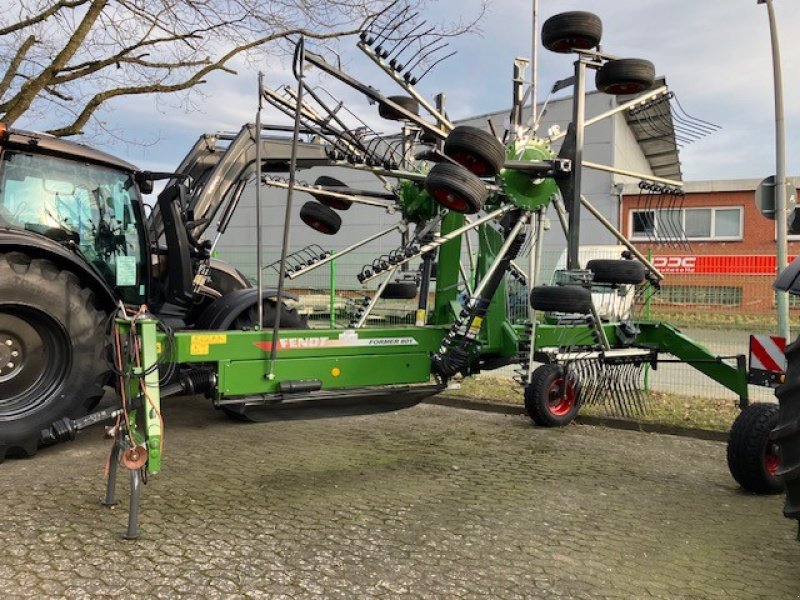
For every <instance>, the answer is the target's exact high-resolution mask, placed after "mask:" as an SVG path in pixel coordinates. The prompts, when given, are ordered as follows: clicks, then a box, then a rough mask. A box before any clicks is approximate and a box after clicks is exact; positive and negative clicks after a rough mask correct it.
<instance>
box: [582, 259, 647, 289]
mask: <svg viewBox="0 0 800 600" xmlns="http://www.w3.org/2000/svg"><path fill="white" fill-rule="evenodd" d="M586 268H587V269H588V270H589V271H591V272H592V274H593V275H594V277H593V278H592V282H594V283H616V284H631V285H638V284H640V283H642V282H643V281H644V277H645V275H646V273H647V270H646V269H645V268H644V265H643V264H642V263H640V262H639V261H638V260H623V259H620V260H610V259H602V258H595V259H593V260H590V261H589V262H587V263H586Z"/></svg>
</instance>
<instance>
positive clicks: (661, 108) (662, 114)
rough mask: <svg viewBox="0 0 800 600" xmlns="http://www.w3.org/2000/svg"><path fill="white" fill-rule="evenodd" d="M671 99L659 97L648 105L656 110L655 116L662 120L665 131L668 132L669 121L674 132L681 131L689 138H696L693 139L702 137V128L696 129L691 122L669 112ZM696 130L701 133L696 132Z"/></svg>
mask: <svg viewBox="0 0 800 600" xmlns="http://www.w3.org/2000/svg"><path fill="white" fill-rule="evenodd" d="M671 97H672V96H671V95H670V94H666V95H664V96H660V97H658V98H656V99H655V100H654V101H653V102H652V104H651V105H650V106H651V107H652V108H654V109H656V111H657V116H658V117H659V118H663V119H664V124H665V126H666V127H667V130H669V126H670V121H672V126H673V127H674V129H675V130H682V131H683V132H684V133H685V134H686V135H689V136H690V137H694V136H697V137H696V138H695V139H700V138H702V137H704V136H705V131H703V130H702V129H703V128H702V127H698V126H697V125H695V124H694V123H693V122H691V121H688V120H686V119H684V118H682V117H681V116H680V115H678V114H677V113H676V112H675V111H673V110H671V105H670V103H669V101H670V98H671ZM681 124H683V125H684V127H681ZM698 129H700V130H701V131H697V130H698Z"/></svg>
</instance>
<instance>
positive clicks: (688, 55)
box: [20, 0, 800, 180]
mask: <svg viewBox="0 0 800 600" xmlns="http://www.w3.org/2000/svg"><path fill="white" fill-rule="evenodd" d="M775 7H776V12H777V15H778V21H779V34H780V42H781V51H782V60H783V74H784V89H785V95H786V98H787V101H786V127H787V138H788V140H789V145H788V172H789V174H790V175H800V100H798V98H800V35H798V34H797V32H798V31H800V2H797V1H796V0H775ZM477 9H478V2H475V1H472V0H440V1H439V2H434V3H432V4H431V15H432V16H439V17H440V18H442V17H444V18H454V17H458V16H461V15H464V18H465V19H468V18H469V17H470V16H472V15H474V14H475V12H476V10H477ZM567 10H588V11H591V12H594V13H596V14H598V15H599V16H600V17H601V18H602V20H603V25H604V33H603V42H602V43H603V49H604V50H605V51H606V52H608V53H611V54H614V55H616V56H620V57H641V58H647V59H649V60H651V61H652V62H653V63H655V66H656V71H657V73H658V74H659V75H664V76H666V78H667V82H668V84H669V86H670V88H671V89H672V90H673V91H674V92H675V93H676V94H677V95H678V98H679V99H680V100H681V103H682V104H683V106H684V108H685V109H686V110H687V111H688V112H689V113H691V114H693V115H695V116H697V117H699V118H701V119H705V120H708V121H713V122H714V123H717V124H719V125H720V126H721V127H722V129H721V131H720V132H718V133H716V134H714V135H712V136H711V137H708V138H705V139H703V140H701V141H699V142H696V143H694V144H692V145H689V146H687V147H685V148H684V149H683V150H682V163H683V173H684V178H685V179H687V180H699V179H727V178H747V177H754V178H760V177H765V176H767V175H769V174H770V173H773V172H774V170H775V167H774V164H775V154H774V104H773V82H772V63H771V55H770V38H769V27H768V20H767V10H766V7H765V6H763V5H758V4H757V3H756V0H702V1H699V0H540V12H541V20H542V21H544V19H546V18H547V17H548V16H550V15H552V14H555V13H558V12H563V11H567ZM452 45H453V46H454V48H455V49H456V50H458V54H456V55H455V56H454V57H453V58H450V59H449V60H447V61H446V62H444V63H443V64H441V65H440V66H439V67H437V68H436V70H434V71H433V72H432V73H431V74H430V75H429V76H428V77H427V78H426V79H425V80H424V81H423V82H422V84H421V85H420V89H421V91H422V92H423V93H425V94H426V95H428V96H430V95H432V94H434V93H436V92H440V91H442V92H445V93H446V94H447V99H448V110H449V112H450V115H451V117H454V118H463V117H467V116H470V115H474V114H480V113H486V112H491V111H496V110H501V109H506V108H508V106H509V104H510V96H511V82H510V79H511V68H512V62H513V59H514V57H515V56H529V55H530V52H531V0H494V1H493V2H491V4H490V6H489V9H488V12H487V14H486V16H485V18H484V19H483V20H482V22H481V25H480V32H478V33H476V34H474V35H469V36H465V37H463V38H460V39H458V40H455V41H454V42H453V44H452ZM350 48H352V50H349V49H350ZM343 49H345V50H346V52H345V53H344V55H343V59H344V60H345V61H346V66H347V69H348V70H352V72H353V73H354V74H356V75H357V76H358V77H360V78H361V79H362V80H364V81H365V82H367V83H369V84H371V85H373V86H374V87H377V88H379V89H380V90H381V91H382V92H383V93H385V94H387V95H388V94H393V93H399V92H400V90H399V88H397V87H396V86H395V85H394V84H393V83H392V82H390V81H389V80H388V78H387V77H385V76H384V75H383V74H382V73H381V72H380V71H379V70H378V69H377V68H376V67H374V66H373V65H371V64H370V63H368V61H367V59H366V58H365V57H364V56H363V55H361V53H360V52H359V51H358V50H357V49H355V41H353V42H350V43H348V42H345V43H344V44H343ZM571 62H572V60H571V58H570V57H569V56H565V55H558V54H553V53H551V52H548V51H545V50H542V51H541V52H540V78H539V83H540V88H541V89H542V90H546V89H548V88H549V87H551V86H552V83H553V82H554V81H555V80H557V79H561V78H564V77H566V76H568V75H569V74H570V70H571ZM261 68H262V70H264V71H265V73H266V77H267V83H268V85H270V86H271V87H274V86H277V85H279V84H281V83H288V82H290V81H291V80H290V79H288V78H287V65H286V64H281V63H280V62H279V61H277V60H276V61H272V62H271V64H265V65H263V66H262V67H261ZM256 71H257V67H253V66H252V65H239V75H237V76H230V75H217V76H214V77H212V78H211V79H210V80H209V82H208V84H207V85H205V86H203V88H204V89H203V96H202V97H200V98H197V99H196V105H197V108H198V110H197V111H193V112H192V111H189V112H187V110H186V109H185V108H182V107H178V106H172V105H171V103H170V102H165V101H164V100H163V99H159V100H156V99H149V100H145V99H142V98H132V99H123V100H121V101H119V102H118V103H117V104H115V105H114V106H113V110H111V111H106V112H105V113H103V115H102V117H103V119H104V120H106V121H107V122H108V124H109V126H111V127H112V128H114V129H116V130H117V131H118V132H119V134H120V135H122V136H123V137H125V138H126V139H135V140H139V141H141V142H143V144H141V145H137V144H125V143H119V142H117V143H109V144H105V148H106V149H107V150H109V151H110V152H112V153H114V154H117V155H120V156H122V157H123V158H126V159H128V160H130V161H131V162H133V163H134V164H136V165H138V166H140V167H141V168H148V169H159V170H168V169H171V168H174V167H175V166H177V164H178V162H179V161H180V159H181V158H182V157H183V155H184V153H185V152H186V151H187V149H188V148H189V146H190V145H191V144H192V143H193V141H194V140H195V139H196V138H197V137H198V136H199V135H200V134H201V133H203V132H213V131H217V130H228V131H230V130H236V129H238V128H239V127H240V126H241V124H242V123H244V122H245V121H248V120H252V119H253V116H254V111H255V107H256V94H255V90H256ZM590 80H591V79H590ZM324 85H325V86H326V87H327V88H328V89H330V90H331V91H333V92H334V93H337V94H338V93H339V92H340V91H341V90H342V88H341V86H339V85H337V84H336V83H335V82H332V81H330V80H327V81H325V82H324ZM566 93H569V92H568V91H567V92H566ZM540 95H541V94H540ZM345 97H346V98H348V99H349V104H348V106H350V107H351V108H353V109H354V110H356V112H360V113H362V114H364V115H369V122H370V123H371V124H378V125H377V126H382V127H384V128H389V129H390V128H391V124H390V123H389V122H386V121H383V122H381V121H379V120H377V115H375V113H376V112H377V111H376V109H375V108H374V107H369V106H368V105H367V103H366V102H365V101H363V100H362V99H361V98H358V97H355V96H352V95H347V96H345ZM268 120H273V121H274V120H276V119H274V118H273V119H269V118H268ZM20 125H22V123H20ZM25 125H29V126H33V127H32V128H35V124H33V123H32V124H25ZM90 141H91V140H90Z"/></svg>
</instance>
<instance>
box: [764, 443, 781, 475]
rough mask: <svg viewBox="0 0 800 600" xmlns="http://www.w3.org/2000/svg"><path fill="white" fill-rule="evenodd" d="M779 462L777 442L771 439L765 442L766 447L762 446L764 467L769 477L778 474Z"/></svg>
mask: <svg viewBox="0 0 800 600" xmlns="http://www.w3.org/2000/svg"><path fill="white" fill-rule="evenodd" d="M780 463H781V457H780V453H779V452H778V444H776V443H775V442H772V441H770V442H767V447H766V448H764V468H765V469H766V470H767V473H769V476H770V477H775V476H776V475H777V474H778V467H779V466H780Z"/></svg>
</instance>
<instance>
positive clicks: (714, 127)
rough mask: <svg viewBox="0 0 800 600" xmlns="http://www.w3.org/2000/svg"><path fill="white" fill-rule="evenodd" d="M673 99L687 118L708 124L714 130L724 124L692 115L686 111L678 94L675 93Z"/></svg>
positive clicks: (717, 129) (701, 123)
mask: <svg viewBox="0 0 800 600" xmlns="http://www.w3.org/2000/svg"><path fill="white" fill-rule="evenodd" d="M671 100H672V101H674V103H675V105H676V106H677V107H678V110H679V111H680V112H681V114H683V116H684V117H686V118H687V119H691V120H692V121H694V122H696V123H699V124H700V125H704V126H707V127H709V128H711V129H712V130H713V131H719V130H720V129H722V126H721V125H717V124H716V123H712V122H710V121H705V120H703V119H699V118H697V117H695V116H692V115H690V114H689V113H688V112H686V110H685V109H684V108H683V105H682V104H681V101H680V100H678V96H676V95H675V94H674V93H673V94H672V98H671Z"/></svg>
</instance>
